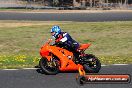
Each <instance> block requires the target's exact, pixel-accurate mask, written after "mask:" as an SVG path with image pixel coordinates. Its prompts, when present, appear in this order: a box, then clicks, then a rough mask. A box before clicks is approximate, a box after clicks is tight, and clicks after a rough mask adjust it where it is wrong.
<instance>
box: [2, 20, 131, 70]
mask: <svg viewBox="0 0 132 88" xmlns="http://www.w3.org/2000/svg"><path fill="white" fill-rule="evenodd" d="M53 25H60V27H61V28H62V30H63V31H66V32H68V33H70V34H71V36H72V37H73V38H74V39H75V40H77V41H78V42H80V43H91V44H92V45H91V47H90V48H89V49H88V50H86V53H92V54H95V55H96V56H97V57H99V58H100V60H101V63H102V64H118V63H128V64H131V63H132V21H129V22H128V21H123V22H44V21H34V22H31V21H0V68H23V67H34V66H35V65H37V63H38V59H39V58H40V55H39V49H40V47H41V45H42V44H43V43H44V42H45V41H46V40H47V39H48V38H51V35H50V29H51V27H52V26H53Z"/></svg>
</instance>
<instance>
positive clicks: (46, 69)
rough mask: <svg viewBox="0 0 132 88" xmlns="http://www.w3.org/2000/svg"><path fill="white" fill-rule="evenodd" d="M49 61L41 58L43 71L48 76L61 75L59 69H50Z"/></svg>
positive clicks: (40, 63) (40, 62)
mask: <svg viewBox="0 0 132 88" xmlns="http://www.w3.org/2000/svg"><path fill="white" fill-rule="evenodd" d="M48 62H49V61H48V60H47V59H46V58H41V59H40V61H39V65H40V67H41V69H42V71H43V72H44V73H45V74H47V75H56V74H57V73H59V68H58V67H56V66H54V67H50V66H48Z"/></svg>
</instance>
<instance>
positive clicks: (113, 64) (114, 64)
mask: <svg viewBox="0 0 132 88" xmlns="http://www.w3.org/2000/svg"><path fill="white" fill-rule="evenodd" d="M112 65H129V64H112Z"/></svg>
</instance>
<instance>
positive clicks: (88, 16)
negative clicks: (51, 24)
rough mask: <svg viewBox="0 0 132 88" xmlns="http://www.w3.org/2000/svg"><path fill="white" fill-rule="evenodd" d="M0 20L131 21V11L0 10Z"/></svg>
mask: <svg viewBox="0 0 132 88" xmlns="http://www.w3.org/2000/svg"><path fill="white" fill-rule="evenodd" d="M0 20H30V21H31V20H32V21H79V22H103V21H132V11H130V12H127V11H126V12H102V13H100V12H99V13H98V12H96V13H45V12H41V13H36V12H30V13H29V12H0Z"/></svg>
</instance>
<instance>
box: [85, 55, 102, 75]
mask: <svg viewBox="0 0 132 88" xmlns="http://www.w3.org/2000/svg"><path fill="white" fill-rule="evenodd" d="M84 58H85V61H86V63H85V64H84V65H83V66H84V69H85V71H86V72H87V73H98V72H99V70H100V69H101V63H100V61H99V59H98V58H97V57H95V56H94V55H92V54H89V55H86V56H84ZM92 63H94V64H92Z"/></svg>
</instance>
